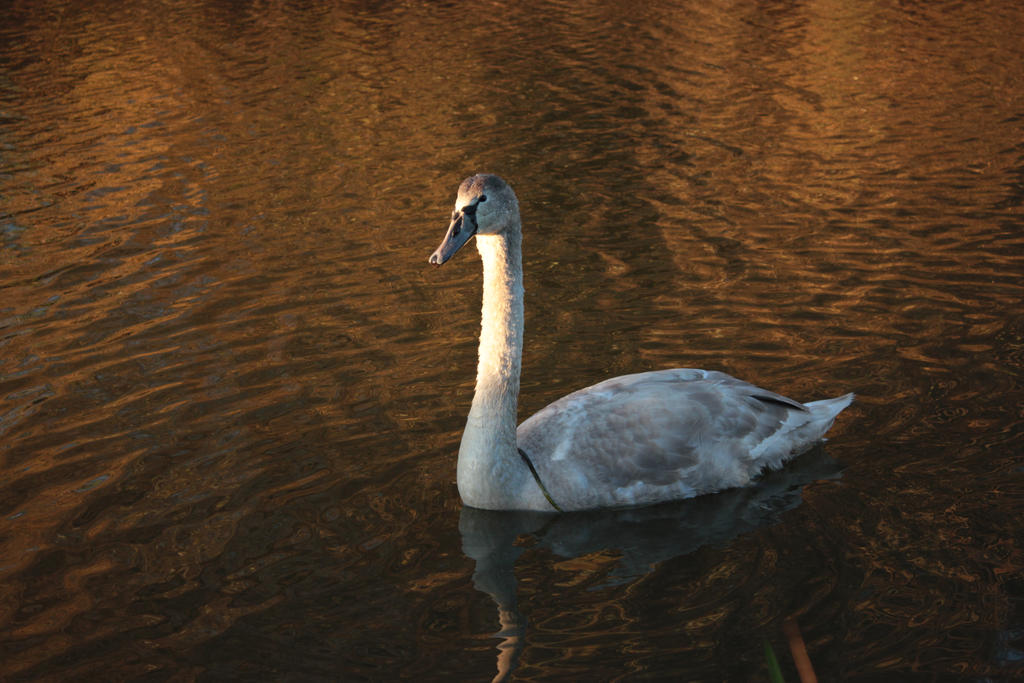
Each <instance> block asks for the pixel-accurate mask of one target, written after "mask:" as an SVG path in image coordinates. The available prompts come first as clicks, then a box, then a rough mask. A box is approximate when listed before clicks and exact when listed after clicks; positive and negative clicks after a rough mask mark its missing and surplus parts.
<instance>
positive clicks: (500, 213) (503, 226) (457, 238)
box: [430, 173, 520, 266]
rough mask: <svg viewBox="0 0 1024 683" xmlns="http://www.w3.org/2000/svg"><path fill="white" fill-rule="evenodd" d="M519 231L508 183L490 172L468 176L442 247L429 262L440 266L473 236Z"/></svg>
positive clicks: (514, 199)
mask: <svg viewBox="0 0 1024 683" xmlns="http://www.w3.org/2000/svg"><path fill="white" fill-rule="evenodd" d="M519 229H520V228H519V202H518V201H517V200H516V195H515V193H514V192H513V191H512V188H511V187H509V185H508V183H506V182H505V181H504V180H502V179H501V178H499V177H498V176H496V175H490V174H489V173H480V174H478V175H475V176H470V177H469V178H466V179H465V180H463V181H462V184H461V185H459V194H458V196H457V197H456V198H455V210H454V211H453V212H452V222H451V224H450V225H449V226H448V232H447V233H445V236H444V241H442V242H441V246H439V247H438V248H437V251H435V252H434V253H433V254H431V255H430V262H431V263H432V264H434V265H435V266H439V265H441V264H442V263H444V262H445V261H447V260H448V259H450V258H451V257H452V256H454V255H455V252H457V251H458V250H459V249H461V248H462V247H463V245H465V244H466V242H468V241H469V238H470V237H472V236H473V235H500V234H502V233H504V232H506V231H508V230H519Z"/></svg>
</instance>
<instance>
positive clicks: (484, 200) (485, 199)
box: [479, 194, 487, 204]
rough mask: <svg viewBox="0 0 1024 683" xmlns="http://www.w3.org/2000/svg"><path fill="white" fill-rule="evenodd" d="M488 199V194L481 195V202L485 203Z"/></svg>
mask: <svg viewBox="0 0 1024 683" xmlns="http://www.w3.org/2000/svg"><path fill="white" fill-rule="evenodd" d="M486 201H487V195H485V194H482V195H480V202H479V203H480V204H483V203H484V202H486Z"/></svg>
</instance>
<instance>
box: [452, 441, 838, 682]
mask: <svg viewBox="0 0 1024 683" xmlns="http://www.w3.org/2000/svg"><path fill="white" fill-rule="evenodd" d="M841 471H842V468H841V467H840V465H839V464H838V463H837V462H835V461H834V460H832V459H831V458H829V457H828V455H826V453H825V451H824V449H822V448H820V447H819V448H816V449H814V450H812V451H810V452H809V453H806V454H804V455H802V456H800V457H799V458H797V459H796V460H795V461H793V462H791V463H790V465H789V466H788V467H786V468H785V469H783V470H781V471H779V472H773V473H770V474H768V475H767V476H765V477H763V478H762V479H761V480H759V481H758V483H757V484H756V485H754V486H750V487H747V488H743V489H734V490H730V491H725V492H722V493H717V494H714V495H710V496H703V497H700V498H694V499H690V500H684V501H679V502H676V503H668V504H664V505H657V506H653V507H645V508H632V509H625V510H602V511H596V512H576V513H569V514H562V515H557V514H545V513H539V512H495V511H490V510H477V509H475V508H470V507H463V508H462V513H461V516H460V518H459V531H460V532H461V534H462V550H463V552H464V553H465V554H466V555H467V556H468V557H470V558H472V559H473V560H475V561H476V569H475V570H474V571H473V585H474V586H475V587H476V589H477V590H479V591H481V592H483V593H486V594H487V595H489V596H491V598H492V599H493V600H494V602H495V604H496V605H497V606H498V620H499V622H500V624H501V630H500V631H498V633H497V634H496V636H497V637H498V638H501V643H500V644H499V645H498V651H499V654H498V673H497V675H496V676H495V678H494V680H495V681H501V680H505V679H506V678H507V677H508V676H509V674H511V672H512V671H513V670H514V669H515V667H516V663H517V662H518V660H519V657H520V655H521V654H522V652H523V649H524V648H525V645H526V639H525V636H526V626H527V624H526V619H525V617H524V616H523V615H522V613H521V612H520V611H519V608H518V604H517V582H516V576H515V563H516V560H517V559H519V556H520V555H521V554H522V553H523V552H524V550H525V549H526V548H525V547H524V546H523V544H522V543H520V542H517V540H518V539H519V538H520V537H521V536H523V535H524V534H525V535H529V536H531V537H533V539H534V540H535V541H536V542H535V543H532V544H530V546H531V547H534V548H536V547H543V548H547V549H548V550H549V551H550V552H552V553H553V554H554V555H556V556H558V557H560V558H565V559H571V558H575V557H581V556H584V555H588V554H590V553H594V552H599V551H607V550H611V551H615V552H617V553H620V554H621V557H620V558H619V559H618V561H617V564H616V567H615V569H614V570H613V571H612V572H611V576H610V578H611V581H612V583H628V582H630V581H632V580H634V579H637V578H639V577H642V576H644V575H645V574H647V573H648V572H650V571H651V570H652V569H653V568H654V566H655V565H656V564H657V563H659V562H662V561H664V560H667V559H670V558H673V557H678V556H680V555H686V554H688V553H692V552H693V551H695V550H697V549H698V548H700V547H702V546H705V545H710V544H721V543H724V542H727V541H729V540H730V539H732V538H734V537H735V536H737V535H739V534H742V533H745V532H749V531H752V530H754V529H757V528H758V527H762V526H766V525H768V524H772V523H773V522H775V521H776V520H777V519H778V516H779V514H780V513H782V512H784V511H786V510H791V509H793V508H795V507H796V506H797V505H799V504H800V500H801V492H802V490H803V487H804V486H805V485H807V484H809V483H811V482H814V481H820V480H823V479H837V478H839V475H840V473H841Z"/></svg>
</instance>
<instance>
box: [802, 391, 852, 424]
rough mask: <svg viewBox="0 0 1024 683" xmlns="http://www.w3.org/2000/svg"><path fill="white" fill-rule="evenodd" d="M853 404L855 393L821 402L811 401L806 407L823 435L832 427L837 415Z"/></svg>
mask: <svg viewBox="0 0 1024 683" xmlns="http://www.w3.org/2000/svg"><path fill="white" fill-rule="evenodd" d="M851 403H853V393H849V394H843V395H842V396H837V397H835V398H826V399H823V400H821V401H810V402H809V403H805V404H804V407H805V408H807V409H808V410H810V411H811V414H812V415H814V418H813V419H812V422H815V423H817V424H819V425H821V433H822V434H824V433H825V432H827V431H828V430H829V429H830V428H831V427H832V422H833V421H834V420H835V419H836V415H838V414H839V413H841V412H843V409H844V408H846V407H847V406H848V405H850V404H851Z"/></svg>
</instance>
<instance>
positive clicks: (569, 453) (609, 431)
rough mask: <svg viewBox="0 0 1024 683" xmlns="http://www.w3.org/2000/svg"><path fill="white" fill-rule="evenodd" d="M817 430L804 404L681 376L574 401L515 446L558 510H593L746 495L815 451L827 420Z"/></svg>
mask: <svg viewBox="0 0 1024 683" xmlns="http://www.w3.org/2000/svg"><path fill="white" fill-rule="evenodd" d="M832 417H834V415H832ZM819 422H822V416H821V415H819V414H818V412H815V411H812V410H810V409H809V408H808V407H807V406H804V405H803V404H802V403H798V402H797V401H794V400H792V399H789V398H786V397H785V396H781V395H779V394H776V393H774V392H771V391H767V390H765V389H761V388H760V387H757V386H754V385H753V384H749V383H747V382H743V381H741V380H738V379H736V378H734V377H731V376H729V375H726V374H724V373H720V372H710V371H705V370H691V369H677V370H662V371H658V372H647V373H641V374H637V375H625V376H622V377H616V378H613V379H610V380H606V381H604V382H601V383H599V384H595V385H593V386H591V387H587V388H586V389H582V390H580V391H577V392H575V393H573V394H570V395H568V396H566V397H564V398H562V399H560V400H558V401H556V402H554V403H552V404H550V405H549V406H547V407H546V408H544V409H543V410H541V411H540V412H538V413H537V414H535V415H533V416H532V417H530V418H529V419H528V420H526V421H525V422H523V424H522V425H520V427H519V430H518V433H517V436H518V442H519V446H520V448H522V449H523V450H524V451H525V453H526V454H527V455H528V456H529V458H530V459H531V461H532V462H533V464H534V466H535V467H536V470H537V472H538V476H539V477H540V478H541V480H542V481H543V482H544V484H545V485H546V487H547V489H548V490H549V492H550V493H551V495H552V497H553V499H554V500H555V501H556V502H557V503H558V504H559V506H561V507H563V509H587V508H593V507H607V506H614V505H640V504H645V503H651V502H656V501H661V500H670V499H673V498H684V497H688V496H694V495H700V494H702V493H710V492H713V491H719V490H722V489H725V488H730V487H734V486H743V485H746V484H748V483H749V482H750V481H751V479H753V478H754V477H756V476H757V475H758V474H760V473H761V472H762V471H763V470H764V469H765V468H774V467H778V466H779V465H780V464H781V463H782V461H783V460H785V459H786V458H788V457H789V456H791V455H792V454H794V453H796V452H802V451H803V450H806V448H808V447H810V446H811V445H813V444H814V443H815V442H816V441H818V440H819V439H820V438H821V434H822V433H823V432H824V431H825V429H827V428H828V425H829V424H831V418H830V419H828V420H827V424H823V425H822V426H821V429H820V431H819V430H818V428H817V424H818V423H819ZM811 427H813V428H811Z"/></svg>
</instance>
